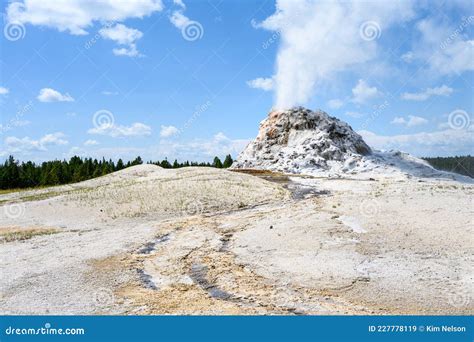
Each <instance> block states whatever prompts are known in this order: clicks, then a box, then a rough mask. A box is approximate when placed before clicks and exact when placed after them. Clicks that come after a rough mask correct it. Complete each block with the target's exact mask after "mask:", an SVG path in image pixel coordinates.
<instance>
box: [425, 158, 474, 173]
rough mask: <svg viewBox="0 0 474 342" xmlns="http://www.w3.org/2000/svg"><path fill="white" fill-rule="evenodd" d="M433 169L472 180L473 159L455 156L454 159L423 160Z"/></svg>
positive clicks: (473, 171)
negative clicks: (454, 173)
mask: <svg viewBox="0 0 474 342" xmlns="http://www.w3.org/2000/svg"><path fill="white" fill-rule="evenodd" d="M423 159H424V160H426V161H427V162H428V163H430V165H431V166H433V167H434V168H435V169H438V170H443V171H450V172H456V173H459V174H461V175H465V176H469V177H471V178H474V157H472V156H470V155H469V156H459V157H458V156H456V157H436V158H423Z"/></svg>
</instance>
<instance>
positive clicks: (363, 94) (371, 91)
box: [352, 80, 380, 104]
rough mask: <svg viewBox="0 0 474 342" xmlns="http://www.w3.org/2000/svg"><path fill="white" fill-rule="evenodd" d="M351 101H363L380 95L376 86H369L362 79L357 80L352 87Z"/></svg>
mask: <svg viewBox="0 0 474 342" xmlns="http://www.w3.org/2000/svg"><path fill="white" fill-rule="evenodd" d="M352 95H353V98H352V101H353V102H355V103H359V104H361V103H365V102H367V101H368V100H370V99H373V98H375V97H377V96H379V95H380V92H379V91H378V89H377V87H370V86H369V85H368V84H367V82H365V81H364V80H359V81H358V82H357V84H356V86H355V87H354V88H352Z"/></svg>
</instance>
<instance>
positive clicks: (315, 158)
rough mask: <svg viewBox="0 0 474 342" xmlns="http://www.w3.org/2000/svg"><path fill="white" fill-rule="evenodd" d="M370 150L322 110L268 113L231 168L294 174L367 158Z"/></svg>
mask: <svg viewBox="0 0 474 342" xmlns="http://www.w3.org/2000/svg"><path fill="white" fill-rule="evenodd" d="M370 153H371V149H370V147H369V146H368V145H367V144H366V143H365V142H364V140H363V139H362V137H361V136H360V135H359V134H357V133H356V132H354V131H353V130H352V128H351V127H350V126H349V125H348V124H347V123H345V122H343V121H341V120H339V119H337V118H335V117H331V116H329V115H328V114H327V113H325V112H322V111H316V112H313V111H311V110H309V109H305V108H302V107H298V108H293V109H290V110H285V111H272V112H270V114H269V115H268V118H267V119H265V120H263V121H262V122H261V124H260V131H259V133H258V136H257V138H256V139H255V140H254V141H253V142H251V143H250V144H249V145H247V147H246V148H245V150H244V151H243V152H242V153H241V154H240V155H239V157H238V158H237V160H236V162H235V163H234V164H233V165H232V167H233V168H245V169H247V168H248V169H254V168H255V169H267V170H277V171H287V172H298V171H301V170H304V169H308V168H310V169H321V170H329V169H331V168H332V167H333V165H331V164H332V163H331V162H338V163H342V164H344V163H346V162H347V161H349V160H352V159H353V158H358V157H360V156H364V155H368V154H370Z"/></svg>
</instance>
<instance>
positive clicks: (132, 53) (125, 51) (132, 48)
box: [112, 44, 142, 57]
mask: <svg viewBox="0 0 474 342" xmlns="http://www.w3.org/2000/svg"><path fill="white" fill-rule="evenodd" d="M112 52H113V53H114V55H115V56H127V57H138V56H142V54H140V52H138V50H137V47H136V45H135V44H130V45H129V46H126V47H121V48H115V49H112Z"/></svg>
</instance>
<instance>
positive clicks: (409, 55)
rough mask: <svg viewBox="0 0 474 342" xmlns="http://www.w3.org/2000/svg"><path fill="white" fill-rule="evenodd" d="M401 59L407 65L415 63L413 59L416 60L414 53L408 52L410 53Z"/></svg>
mask: <svg viewBox="0 0 474 342" xmlns="http://www.w3.org/2000/svg"><path fill="white" fill-rule="evenodd" d="M401 58H402V60H403V61H404V62H406V63H411V62H413V58H414V56H413V51H408V52H406V53H404V54H403V55H402V57H401Z"/></svg>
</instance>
